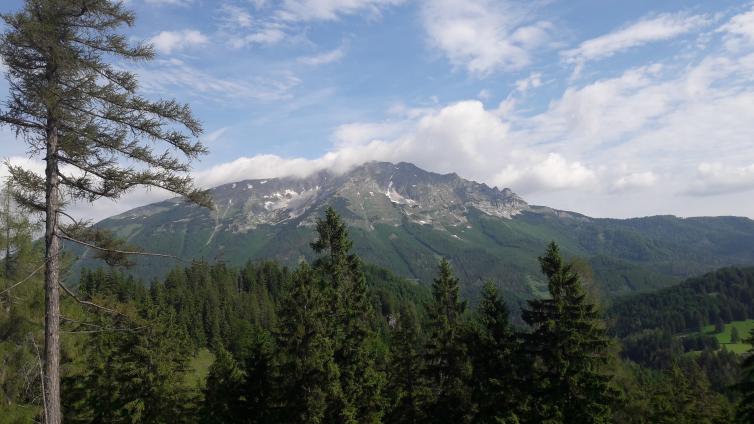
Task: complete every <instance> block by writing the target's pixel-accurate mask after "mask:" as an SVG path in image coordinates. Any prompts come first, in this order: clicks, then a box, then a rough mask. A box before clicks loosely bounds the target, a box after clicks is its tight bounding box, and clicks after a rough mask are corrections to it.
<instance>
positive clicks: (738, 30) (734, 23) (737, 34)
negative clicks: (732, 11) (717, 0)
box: [718, 8, 754, 50]
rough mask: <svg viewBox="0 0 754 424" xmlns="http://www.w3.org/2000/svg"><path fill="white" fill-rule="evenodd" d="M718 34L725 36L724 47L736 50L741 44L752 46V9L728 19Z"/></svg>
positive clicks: (753, 19) (753, 25) (753, 37)
mask: <svg viewBox="0 0 754 424" xmlns="http://www.w3.org/2000/svg"><path fill="white" fill-rule="evenodd" d="M718 32H723V33H725V34H726V35H727V39H726V47H728V48H729V49H732V50H736V49H738V48H740V47H741V44H749V45H750V44H754V8H752V9H751V10H749V11H747V12H744V13H740V14H738V15H735V16H733V17H732V18H730V20H729V21H728V22H726V23H725V24H724V25H722V26H721V27H720V28H719V29H718Z"/></svg>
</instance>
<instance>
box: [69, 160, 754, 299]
mask: <svg viewBox="0 0 754 424" xmlns="http://www.w3.org/2000/svg"><path fill="white" fill-rule="evenodd" d="M212 195H213V196H214V200H215V208H214V210H208V209H204V208H200V207H197V206H194V205H189V204H186V203H183V202H181V201H180V200H178V199H173V200H167V201H164V202H160V203H155V204H152V205H148V206H144V207H141V208H137V209H134V210H131V211H128V212H126V213H123V214H121V215H118V216H114V217H112V218H109V219H106V220H104V221H102V222H100V223H99V224H98V225H99V226H100V227H103V228H108V229H110V230H112V231H113V232H115V233H117V234H118V235H119V236H121V237H123V238H125V239H126V240H127V241H128V242H129V243H130V244H132V245H134V246H137V247H139V248H142V249H145V250H149V251H156V252H167V253H172V254H174V255H177V256H180V257H182V258H194V259H206V260H220V261H225V262H227V263H229V264H232V265H240V264H243V263H245V262H246V261H247V260H249V259H278V260H281V261H283V262H284V263H287V264H295V263H297V262H298V261H300V260H301V259H304V258H311V255H312V254H311V251H310V249H309V245H308V243H309V241H310V240H311V238H312V235H313V232H314V228H313V223H314V218H315V217H316V216H318V215H319V214H321V212H322V210H323V208H324V207H325V206H327V205H332V206H333V207H335V209H336V210H337V211H338V212H339V213H340V214H341V215H342V216H343V217H344V219H345V221H346V222H347V223H348V225H349V226H350V228H351V236H352V238H353V240H354V248H355V251H356V252H357V253H358V254H359V255H360V256H361V257H362V258H363V259H364V260H365V261H367V262H369V263H374V264H376V265H378V266H381V267H385V268H388V269H390V270H391V271H392V272H394V273H396V274H397V275H399V276H402V277H406V278H415V279H419V280H420V281H422V282H425V283H428V282H429V281H430V279H431V277H432V275H433V272H434V267H435V266H436V264H437V261H438V258H439V257H446V258H448V259H449V260H450V262H451V263H452V264H453V266H454V267H455V269H456V270H457V272H458V274H459V275H460V276H461V277H462V280H463V281H465V282H467V283H466V284H465V285H464V287H463V288H462V291H463V292H464V294H465V295H469V296H475V295H476V294H477V293H478V289H479V287H481V284H482V281H483V280H484V279H486V278H493V279H495V280H496V281H498V282H500V283H501V284H502V285H503V290H504V292H505V293H506V297H507V298H509V299H524V298H527V297H529V296H531V295H535V296H536V295H539V294H541V293H543V292H544V290H545V289H546V288H545V286H544V285H543V280H542V278H541V276H540V275H539V274H538V272H537V267H538V265H537V262H536V257H537V254H538V253H539V252H541V250H542V248H543V246H545V244H546V243H547V242H549V241H551V240H555V241H557V242H558V243H559V244H560V245H561V246H562V249H563V252H564V254H565V255H566V257H570V258H574V257H581V258H584V259H585V260H587V261H588V262H589V263H590V265H591V267H592V268H593V270H594V273H595V280H596V281H598V282H599V284H600V285H601V289H602V291H603V292H604V293H605V294H606V295H609V296H613V295H619V294H625V293H631V292H635V291H642V290H648V289H654V288H658V287H665V286H669V285H672V284H674V283H677V282H679V281H681V280H682V279H683V278H686V277H689V276H691V275H695V274H700V273H702V272H706V271H709V270H711V269H714V268H718V267H722V266H727V265H738V264H740V265H747V264H754V221H752V220H750V219H747V218H736V217H717V218H686V219H683V218H677V217H673V216H656V217H649V218H636V219H627V220H620V219H595V218H590V217H587V216H584V215H580V214H577V213H572V212H564V211H558V210H554V209H551V208H547V207H540V206H531V205H529V204H527V203H526V202H525V201H524V200H523V199H521V198H520V197H519V196H517V195H516V194H515V193H513V192H512V191H511V190H509V189H502V190H500V189H498V188H490V187H488V186H486V185H484V184H479V183H475V182H472V181H468V180H464V179H462V178H460V177H459V176H457V175H455V174H447V175H440V174H435V173H431V172H427V171H424V170H421V169H419V168H417V167H416V166H414V165H412V164H408V163H399V164H390V163H382V162H371V163H367V164H365V165H362V166H360V167H357V168H355V169H353V170H351V171H349V172H347V173H345V174H342V175H336V174H331V173H328V172H321V173H318V174H315V175H312V176H309V177H306V178H279V179H268V180H247V181H241V182H237V183H233V184H226V185H222V186H219V187H216V188H214V189H213V190H212ZM74 251H75V253H77V254H81V255H83V256H84V259H83V260H81V261H80V262H79V264H78V265H77V266H78V267H80V266H89V265H91V262H89V261H87V260H86V256H87V252H84V251H81V250H75V248H74ZM174 265H175V264H171V263H169V262H166V261H164V260H162V259H149V258H140V259H138V260H137V266H136V267H135V268H134V269H133V272H134V273H135V274H136V275H139V276H140V277H142V278H144V279H147V280H148V279H150V278H153V277H158V276H164V275H165V274H166V272H167V270H168V269H170V268H171V267H172V266H174ZM72 275H73V276H74V278H75V276H76V275H77V273H76V272H74V273H73V274H72Z"/></svg>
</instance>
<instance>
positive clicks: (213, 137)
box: [201, 127, 228, 144]
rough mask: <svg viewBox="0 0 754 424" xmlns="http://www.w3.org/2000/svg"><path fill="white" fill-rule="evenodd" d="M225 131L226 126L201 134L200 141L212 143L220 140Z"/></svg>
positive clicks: (226, 130) (226, 129)
mask: <svg viewBox="0 0 754 424" xmlns="http://www.w3.org/2000/svg"><path fill="white" fill-rule="evenodd" d="M226 132H228V127H222V128H218V129H216V130H214V131H212V132H210V133H207V134H205V135H203V136H202V137H201V141H202V143H204V144H213V143H215V142H217V141H218V140H220V139H221V138H222V137H223V136H224V135H225V133H226Z"/></svg>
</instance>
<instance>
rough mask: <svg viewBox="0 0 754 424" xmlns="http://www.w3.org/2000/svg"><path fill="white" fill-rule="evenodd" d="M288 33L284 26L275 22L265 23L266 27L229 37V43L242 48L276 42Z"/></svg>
mask: <svg viewBox="0 0 754 424" xmlns="http://www.w3.org/2000/svg"><path fill="white" fill-rule="evenodd" d="M285 36H286V33H285V31H284V30H283V28H282V27H280V26H278V25H274V24H265V25H264V27H262V28H260V29H258V30H254V31H253V32H251V33H249V34H245V35H234V36H231V37H229V39H228V43H229V44H230V46H231V47H233V48H241V47H245V46H247V45H250V44H263V45H264V44H276V43H279V42H281V41H283V39H284V38H285Z"/></svg>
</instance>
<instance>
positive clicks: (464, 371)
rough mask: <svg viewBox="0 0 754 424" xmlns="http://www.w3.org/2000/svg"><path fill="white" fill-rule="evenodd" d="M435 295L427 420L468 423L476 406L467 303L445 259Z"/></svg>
mask: <svg viewBox="0 0 754 424" xmlns="http://www.w3.org/2000/svg"><path fill="white" fill-rule="evenodd" d="M432 295H433V303H432V304H431V305H430V306H429V316H430V327H429V333H428V342H427V346H426V356H425V361H426V369H425V370H426V372H425V376H426V379H427V384H428V386H429V389H430V390H431V393H430V398H429V399H428V400H427V406H426V410H427V418H428V420H429V421H430V422H433V423H464V422H468V421H470V419H471V416H472V407H471V398H470V397H471V396H470V390H469V387H468V384H469V379H470V377H471V363H470V361H469V358H468V353H467V347H466V344H465V343H464V333H463V332H464V323H463V314H464V311H465V310H466V302H464V301H461V299H460V294H459V281H458V279H457V278H456V277H455V276H454V275H453V270H452V269H451V267H450V264H449V263H448V261H447V260H445V259H443V260H442V261H441V262H440V265H439V272H438V276H437V278H435V279H434V282H433V284H432Z"/></svg>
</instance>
